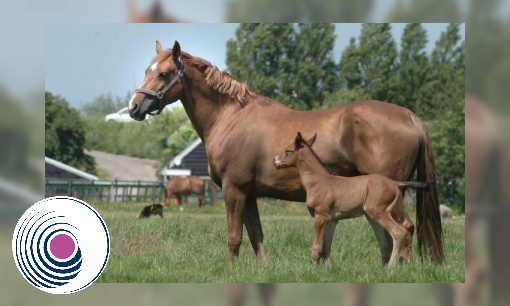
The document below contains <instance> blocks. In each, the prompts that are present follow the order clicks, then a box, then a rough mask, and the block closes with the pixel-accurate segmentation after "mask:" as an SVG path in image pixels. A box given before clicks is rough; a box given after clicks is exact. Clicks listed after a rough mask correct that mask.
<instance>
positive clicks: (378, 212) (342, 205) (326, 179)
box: [273, 132, 434, 267]
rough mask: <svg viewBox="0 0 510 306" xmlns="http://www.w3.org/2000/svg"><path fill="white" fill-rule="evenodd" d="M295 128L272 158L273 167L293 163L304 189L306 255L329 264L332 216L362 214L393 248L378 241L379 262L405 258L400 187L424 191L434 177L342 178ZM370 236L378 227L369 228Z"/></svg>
mask: <svg viewBox="0 0 510 306" xmlns="http://www.w3.org/2000/svg"><path fill="white" fill-rule="evenodd" d="M316 139H317V134H314V136H313V137H312V138H310V140H308V141H306V140H305V139H303V136H302V135H301V133H300V132H297V136H296V139H295V140H294V141H293V142H292V143H291V144H290V145H289V146H287V147H286V148H285V150H284V151H283V152H282V153H281V154H279V155H277V156H275V157H274V161H273V163H274V166H275V167H276V169H286V168H289V167H295V168H297V169H298V171H299V175H300V177H301V182H302V183H303V186H304V188H305V190H306V206H307V207H308V210H309V212H310V215H311V216H312V218H313V227H314V238H313V244H312V260H313V262H314V263H315V265H317V264H319V261H320V260H321V259H322V260H324V262H325V263H326V264H329V256H330V253H331V243H332V241H333V235H334V234H335V228H336V225H337V224H338V221H340V220H345V219H352V218H356V217H360V216H362V215H365V217H366V218H367V220H368V221H369V223H370V225H371V226H372V227H374V225H375V224H378V225H379V226H380V227H382V228H384V229H385V230H386V231H387V232H388V233H390V235H391V238H392V239H393V250H391V252H386V251H387V250H385V248H384V245H383V244H382V243H380V241H381V240H382V239H380V238H378V237H377V238H378V239H379V243H380V247H381V258H382V263H383V264H387V265H388V266H389V267H394V266H395V265H396V264H397V260H401V259H403V260H405V261H406V262H408V263H409V262H410V261H411V251H412V241H413V234H414V225H413V222H412V221H411V219H409V216H408V215H407V212H406V210H405V206H404V200H403V196H402V189H403V188H405V187H409V188H413V189H418V190H424V191H429V190H431V188H433V184H434V182H427V183H421V182H396V181H394V180H392V179H389V178H387V177H385V176H383V175H380V174H369V175H359V176H355V177H342V176H334V175H332V174H330V173H329V172H328V171H327V169H326V168H325V167H324V163H323V162H322V161H321V160H320V158H319V156H317V154H316V153H315V152H314V150H313V148H312V146H313V144H314V143H315V141H316ZM374 232H375V235H376V236H377V234H378V232H377V230H375V228H374Z"/></svg>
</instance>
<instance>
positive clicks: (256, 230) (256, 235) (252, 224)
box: [243, 196, 265, 263]
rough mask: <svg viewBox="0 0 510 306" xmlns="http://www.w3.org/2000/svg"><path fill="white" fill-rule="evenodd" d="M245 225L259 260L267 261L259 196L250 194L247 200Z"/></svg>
mask: <svg viewBox="0 0 510 306" xmlns="http://www.w3.org/2000/svg"><path fill="white" fill-rule="evenodd" d="M243 220H244V225H245V226H246V231H247V232H248V237H250V242H251V246H252V247H253V250H254V251H255V255H256V256H257V262H258V263H263V262H264V261H265V255H264V246H263V242H264V233H263V232H262V224H261V223H260V215H259V208H258V206H257V198H256V197H255V196H249V197H248V198H247V201H246V207H245V210H244V216H243Z"/></svg>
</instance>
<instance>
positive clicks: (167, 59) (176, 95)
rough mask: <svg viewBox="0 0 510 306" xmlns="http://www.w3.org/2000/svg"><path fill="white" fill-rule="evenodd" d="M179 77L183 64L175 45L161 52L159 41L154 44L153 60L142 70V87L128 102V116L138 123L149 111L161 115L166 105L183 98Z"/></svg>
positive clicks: (182, 71)
mask: <svg viewBox="0 0 510 306" xmlns="http://www.w3.org/2000/svg"><path fill="white" fill-rule="evenodd" d="M183 77H184V64H183V60H182V59H181V46H180V45H179V42H177V41H176V42H175V44H174V46H173V48H172V50H163V48H161V44H160V43H159V41H156V57H155V58H154V59H153V60H152V62H151V64H150V65H149V67H147V69H145V78H144V80H143V83H142V85H140V87H139V88H138V89H136V90H135V94H134V95H133V97H132V98H131V100H130V101H129V105H128V110H129V116H131V118H133V119H135V120H138V121H142V120H144V119H145V116H147V114H151V112H153V111H158V113H157V114H159V113H161V111H162V110H163V108H164V107H165V106H166V105H168V104H170V103H173V102H175V101H177V100H179V99H180V98H181V96H182V95H183V86H182V80H183ZM151 115H152V114H151Z"/></svg>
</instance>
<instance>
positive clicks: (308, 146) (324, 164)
mask: <svg viewBox="0 0 510 306" xmlns="http://www.w3.org/2000/svg"><path fill="white" fill-rule="evenodd" d="M302 143H304V144H305V146H306V147H307V148H308V149H310V152H312V155H313V156H314V157H315V158H316V159H317V161H318V162H319V164H321V166H322V167H323V168H324V170H326V172H328V173H329V174H331V175H338V173H335V172H333V171H332V170H331V169H330V168H329V167H328V165H326V163H325V162H323V161H322V159H320V157H319V155H317V153H316V152H315V150H314V149H312V147H310V145H309V144H308V142H306V141H305V140H304V139H303V141H302Z"/></svg>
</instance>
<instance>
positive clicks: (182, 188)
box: [163, 176, 217, 208]
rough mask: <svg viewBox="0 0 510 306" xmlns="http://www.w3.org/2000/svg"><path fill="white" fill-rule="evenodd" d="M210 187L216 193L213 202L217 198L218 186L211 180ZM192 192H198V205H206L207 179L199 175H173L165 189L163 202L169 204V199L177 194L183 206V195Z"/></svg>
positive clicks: (201, 206)
mask: <svg viewBox="0 0 510 306" xmlns="http://www.w3.org/2000/svg"><path fill="white" fill-rule="evenodd" d="M209 187H210V188H211V190H212V192H213V194H214V200H213V203H214V202H216V200H217V191H216V186H215V185H214V183H213V182H211V181H210V182H209ZM190 194H196V195H197V197H198V207H200V208H203V207H205V180H203V179H202V178H201V177H198V176H188V177H177V176H175V177H172V178H171V179H170V180H168V182H167V183H166V186H165V189H164V198H163V203H164V204H165V205H167V206H168V204H167V201H168V200H169V199H170V198H171V197H172V196H176V197H177V199H178V201H179V206H181V197H182V196H187V195H190Z"/></svg>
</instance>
